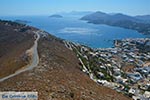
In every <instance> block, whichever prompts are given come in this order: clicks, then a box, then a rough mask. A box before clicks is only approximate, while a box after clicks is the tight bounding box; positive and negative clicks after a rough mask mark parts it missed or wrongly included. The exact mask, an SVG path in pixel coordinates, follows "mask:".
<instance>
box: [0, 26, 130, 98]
mask: <svg viewBox="0 0 150 100" xmlns="http://www.w3.org/2000/svg"><path fill="white" fill-rule="evenodd" d="M1 30H3V29H1ZM32 30H33V29H32ZM10 31H11V30H10ZM34 31H38V30H36V29H34ZM6 33H7V32H6ZM39 33H40V35H41V36H40V39H39V41H38V53H39V64H38V66H37V67H35V68H34V69H32V70H29V71H26V72H23V73H20V74H19V75H17V76H14V77H12V78H10V79H7V80H5V81H3V82H0V91H38V94H39V100H130V99H129V98H127V97H125V96H124V95H122V94H120V93H117V92H116V91H114V90H111V89H108V88H106V87H102V86H99V85H98V84H97V83H95V82H94V81H92V80H91V79H90V78H89V77H88V76H87V75H86V74H84V73H83V72H82V71H81V70H80V65H79V61H78V59H77V57H76V55H75V53H74V52H72V51H70V50H69V49H67V48H66V47H65V45H64V44H63V42H62V41H61V40H60V39H58V38H55V37H54V36H51V35H48V34H47V33H45V32H42V31H41V32H39ZM8 35H9V34H8ZM31 37H32V36H30V37H29V38H31ZM0 38H1V37H0ZM12 38H13V37H12ZM32 38H33V37H32ZM0 40H1V39H0ZM14 56H15V55H14ZM0 60H1V59H0ZM0 71H1V70H0Z"/></svg>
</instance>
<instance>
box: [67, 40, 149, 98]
mask: <svg viewBox="0 0 150 100" xmlns="http://www.w3.org/2000/svg"><path fill="white" fill-rule="evenodd" d="M64 42H65V45H66V47H67V48H69V49H70V50H72V51H74V52H75V53H76V54H77V57H78V59H79V61H80V65H81V66H82V68H81V70H82V71H83V72H85V73H86V74H87V75H89V77H90V78H91V79H92V80H94V81H95V82H97V83H98V84H99V85H102V86H106V87H109V88H112V89H114V90H116V91H118V92H121V93H123V94H124V95H127V96H129V97H131V98H133V99H134V100H150V39H148V38H147V39H124V40H115V41H114V47H113V48H105V49H101V48H98V49H92V48H89V47H87V46H84V45H80V44H77V43H72V42H69V41H64Z"/></svg>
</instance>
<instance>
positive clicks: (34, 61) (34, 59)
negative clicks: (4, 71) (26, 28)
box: [0, 32, 40, 82]
mask: <svg viewBox="0 0 150 100" xmlns="http://www.w3.org/2000/svg"><path fill="white" fill-rule="evenodd" d="M35 34H36V35H37V38H36V40H35V41H34V45H33V46H32V47H31V48H30V49H31V50H32V61H31V63H30V64H29V65H27V66H26V67H25V68H24V69H21V70H18V71H16V72H15V73H13V74H11V75H9V76H6V77H4V78H1V79H0V82H3V81H5V80H7V79H9V78H11V77H14V76H16V75H18V74H20V73H22V72H25V71H28V70H31V69H33V68H34V67H36V66H37V65H38V63H39V55H38V50H37V47H38V40H39V39H40V35H39V33H38V32H35Z"/></svg>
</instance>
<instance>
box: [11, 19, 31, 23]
mask: <svg viewBox="0 0 150 100" xmlns="http://www.w3.org/2000/svg"><path fill="white" fill-rule="evenodd" d="M14 22H16V23H20V24H27V23H31V22H30V21H26V20H19V19H16V20H14Z"/></svg>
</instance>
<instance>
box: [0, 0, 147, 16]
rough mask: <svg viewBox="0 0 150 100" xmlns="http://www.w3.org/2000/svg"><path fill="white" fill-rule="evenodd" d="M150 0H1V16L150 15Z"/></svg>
mask: <svg viewBox="0 0 150 100" xmlns="http://www.w3.org/2000/svg"><path fill="white" fill-rule="evenodd" d="M149 4H150V0H132V1H131V0H92V1H91V0H86V1H84V0H76V1H71V0H62V1H59V0H1V1H0V16H24V15H26V16H29V15H50V14H54V13H62V12H72V11H78V12H80V11H92V12H95V11H102V12H106V13H124V14H127V15H133V16H134V15H149V14H150V6H149Z"/></svg>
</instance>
